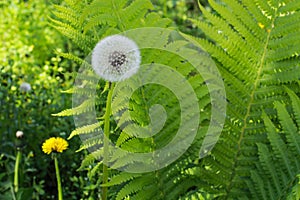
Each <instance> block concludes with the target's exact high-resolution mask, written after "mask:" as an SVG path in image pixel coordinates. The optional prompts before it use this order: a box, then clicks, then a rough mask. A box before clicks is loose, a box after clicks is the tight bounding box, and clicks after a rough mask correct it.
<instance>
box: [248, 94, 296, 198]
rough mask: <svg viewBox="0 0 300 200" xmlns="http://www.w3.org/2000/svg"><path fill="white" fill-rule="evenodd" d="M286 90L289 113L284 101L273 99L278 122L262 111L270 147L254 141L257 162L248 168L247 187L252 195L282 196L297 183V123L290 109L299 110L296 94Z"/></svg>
mask: <svg viewBox="0 0 300 200" xmlns="http://www.w3.org/2000/svg"><path fill="white" fill-rule="evenodd" d="M287 90H288V93H289V96H290V98H291V100H292V104H293V106H292V113H289V111H288V110H287V108H286V106H285V105H284V104H282V103H279V102H275V108H276V110H277V113H278V119H279V123H274V122H272V121H271V119H270V118H269V117H268V116H267V115H266V114H264V115H263V119H264V123H265V124H266V129H267V131H268V140H269V142H270V147H269V146H268V145H266V144H261V143H259V144H257V146H258V154H259V160H260V163H259V164H258V165H257V169H256V170H255V171H254V170H253V171H252V172H251V178H252V183H251V184H252V185H251V187H250V188H252V191H251V192H252V195H253V197H255V198H256V199H279V198H280V199H286V198H287V196H290V195H291V193H292V192H293V189H292V186H293V185H294V184H295V187H296V186H297V185H298V182H297V176H298V174H299V172H300V161H299V158H300V157H299V155H300V148H299V144H300V135H299V133H300V129H299V127H300V124H298V123H297V122H296V120H294V119H295V118H294V116H295V115H294V114H293V113H296V112H299V108H298V107H299V105H300V98H299V97H297V96H295V93H293V92H292V91H291V90H289V89H287ZM253 185H254V187H253ZM253 188H255V189H256V190H254V189H253ZM257 191H260V192H259V193H257Z"/></svg>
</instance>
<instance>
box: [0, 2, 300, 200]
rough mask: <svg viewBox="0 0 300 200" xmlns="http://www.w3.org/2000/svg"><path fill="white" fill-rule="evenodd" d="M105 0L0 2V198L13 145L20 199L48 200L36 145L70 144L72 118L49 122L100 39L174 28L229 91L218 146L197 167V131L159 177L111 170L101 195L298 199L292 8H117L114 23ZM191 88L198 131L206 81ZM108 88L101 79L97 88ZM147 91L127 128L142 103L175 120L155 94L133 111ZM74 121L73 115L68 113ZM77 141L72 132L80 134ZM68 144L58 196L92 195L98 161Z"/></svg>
mask: <svg viewBox="0 0 300 200" xmlns="http://www.w3.org/2000/svg"><path fill="white" fill-rule="evenodd" d="M111 2H112V1H106V0H94V1H92V0H90V1H76V0H65V1H55V2H53V3H55V4H58V5H54V4H50V3H49V2H47V1H42V0H39V1H17V0H10V1H0V9H1V10H0V20H1V24H0V26H1V27H0V37H1V42H2V46H1V48H0V59H1V60H0V70H1V77H0V84H1V85H0V86H1V87H0V106H1V115H0V139H1V145H0V146H1V150H0V153H1V162H0V180H1V185H0V194H1V195H0V199H1V198H2V199H11V198H12V194H13V193H12V192H11V189H12V177H13V167H14V159H15V153H16V150H15V149H16V145H19V144H20V143H21V144H22V146H23V147H22V152H23V158H22V159H23V160H22V169H21V173H20V174H22V175H21V177H22V178H21V186H22V187H23V188H22V191H23V195H24V196H23V197H22V196H20V195H19V196H20V199H29V198H27V197H25V194H26V195H29V196H31V199H56V185H55V184H56V183H55V175H54V171H53V163H52V160H51V158H50V157H48V156H47V155H44V154H43V153H42V152H41V144H42V142H43V141H44V140H45V139H47V138H48V137H50V136H61V137H65V138H67V137H68V136H69V135H70V133H71V132H72V130H73V129H74V127H73V124H72V119H71V118H68V117H64V118H61V117H51V114H53V113H58V112H60V111H62V110H65V109H67V108H70V107H71V102H70V101H71V96H70V94H68V93H72V91H73V90H69V89H70V88H71V87H72V83H73V80H74V77H73V72H76V71H77V69H78V68H79V66H80V64H81V63H82V59H84V58H85V56H86V55H87V54H88V53H90V51H91V49H92V48H93V47H94V45H95V44H96V43H97V42H98V41H99V40H100V39H101V38H103V37H105V36H107V35H110V34H115V33H119V32H121V31H124V30H128V29H132V28H137V27H147V26H156V27H176V28H178V29H179V30H180V31H182V32H183V33H185V34H186V35H185V37H186V38H187V39H189V40H191V41H193V42H194V44H197V45H199V47H201V48H203V49H205V50H206V51H207V52H209V53H210V55H211V56H212V57H213V59H214V61H215V62H216V63H217V66H218V69H219V70H220V72H221V73H222V77H223V78H224V82H225V85H226V92H227V101H228V108H227V110H228V112H227V113H226V114H227V119H226V124H225V128H224V130H223V132H222V135H221V138H220V140H219V142H218V144H217V145H216V147H215V148H214V150H213V151H212V153H211V154H210V155H209V156H207V157H205V158H204V159H201V160H198V152H199V146H200V145H201V137H202V134H203V133H202V132H201V131H199V133H198V136H197V139H196V141H195V142H194V144H193V145H192V146H191V147H190V149H189V150H188V151H187V152H186V153H185V154H184V155H183V156H182V157H181V158H180V159H178V160H177V161H176V162H174V163H172V164H171V165H170V166H168V167H166V168H164V169H161V170H157V171H155V172H151V173H146V174H131V173H125V172H118V171H115V170H111V171H110V182H109V183H108V184H107V186H109V194H110V198H109V199H259V200H260V199H299V196H300V195H299V193H300V189H299V188H300V187H299V174H300V163H299V160H300V159H299V155H300V147H299V144H300V136H299V133H300V131H299V127H300V116H299V113H300V107H299V105H300V100H299V94H300V88H299V79H300V69H299V68H300V66H299V53H300V49H299V47H300V45H299V41H300V40H299V35H300V33H299V31H300V21H299V19H300V17H299V16H300V14H299V10H300V3H299V1H297V0H294V1H293V0H270V1H258V0H254V1H253V0H241V1H237V0H222V1H213V0H210V1H209V2H207V1H200V9H199V7H198V6H199V5H198V2H197V1H192V0H189V1H183V0H172V1H169V0H168V1H162V0H153V1H152V2H150V1H148V0H133V1H126V0H120V1H118V5H119V6H120V7H119V8H118V9H117V10H116V8H115V9H114V10H113V11H114V13H115V14H119V15H120V16H123V17H122V18H121V19H118V18H116V17H115V15H112V14H111V13H112V12H111V11H112V10H111V9H112V7H111ZM130 3H132V4H130ZM122 5H123V6H124V7H127V8H128V9H127V10H126V12H123V7H122ZM125 5H126V6H125ZM130 6H131V7H130ZM50 11H51V12H50ZM150 13H151V15H150ZM99 14H100V15H99ZM48 16H51V18H50V20H49V21H50V24H51V26H49V23H48ZM107 16H109V17H107ZM53 28H55V29H56V30H58V31H59V32H61V33H62V35H64V36H62V35H61V34H59V33H58V32H57V31H56V30H54V29H53ZM95 33H97V34H95ZM178 47H181V46H178ZM158 54H159V55H164V56H162V57H161V58H160V57H158V56H157V55H158ZM142 55H143V60H145V61H147V59H148V61H151V60H152V59H153V61H154V62H158V63H159V62H160V63H166V64H170V63H169V62H170V60H167V59H164V58H167V57H170V56H171V55H169V54H168V53H167V52H156V51H145V52H142ZM172 61H173V64H174V66H180V67H182V68H183V69H185V70H183V71H180V72H181V73H182V74H183V75H185V76H187V74H188V72H190V70H192V69H191V68H190V67H191V66H190V65H188V64H187V65H184V64H180V60H179V59H176V58H173V57H172ZM177 69H178V68H177ZM185 73H186V74H185ZM189 80H190V82H191V84H193V88H194V89H195V91H198V92H199V93H197V94H199V99H201V98H202V99H201V101H199V102H201V106H202V107H203V108H205V113H206V114H207V115H206V117H204V118H203V119H201V120H200V121H201V126H203V127H205V126H207V122H208V120H207V119H209V118H208V117H207V116H209V115H210V104H209V96H208V94H207V91H206V87H205V84H199V83H202V82H203V80H202V79H201V78H200V77H198V76H196V77H195V78H194V79H189ZM193 81H194V82H193ZM22 82H28V83H30V84H31V86H32V90H31V91H30V92H28V93H25V92H21V91H20V90H19V87H20V85H21V83H22ZM104 85H105V84H104V82H103V81H101V82H100V83H99V86H98V90H99V91H101V90H103V88H104ZM66 90H68V91H67V92H65V93H61V91H66ZM200 90H201V91H200ZM153 91H157V86H152V87H147V88H144V91H141V90H139V91H137V92H136V93H135V96H134V97H133V98H132V101H131V106H132V110H133V112H135V111H137V114H136V115H135V120H136V121H137V122H138V123H140V124H147V122H148V121H147V117H145V116H147V113H143V112H138V111H141V110H142V109H141V107H143V106H145V104H146V106H150V105H152V104H153V103H159V104H162V105H164V104H165V105H164V106H165V107H168V106H170V105H174V106H172V107H170V108H168V109H167V111H168V113H173V115H170V116H171V118H170V120H171V121H174V119H176V116H177V115H176V109H175V108H177V107H176V105H175V104H176V100H175V99H174V98H170V99H169V100H168V101H167V102H166V101H164V100H163V98H161V97H164V96H168V97H169V96H171V95H170V94H169V93H168V91H164V90H160V93H155V94H156V95H157V98H149V99H144V100H145V102H144V103H145V104H143V105H142V106H141V105H140V104H139V103H140V102H141V101H140V100H141V96H140V95H141V93H142V92H146V94H148V95H149V96H154V95H153ZM205 91H206V92H205ZM200 94H201V95H202V96H201V95H200ZM105 98H106V93H104V94H103V95H101V96H100V95H99V97H98V104H97V106H98V107H97V108H99V109H98V110H100V108H101V107H103V106H104V104H105ZM159 99H160V100H159ZM172 108H174V109H172ZM174 110H175V111H174ZM71 114H74V113H72V110H71V111H70V112H69V111H68V112H67V115H71ZM98 114H99V115H101V114H103V110H102V112H99V113H98ZM59 115H66V112H63V113H60V114H59ZM202 116H203V115H202ZM177 125H178V124H176V123H170V124H169V126H168V127H167V128H168V129H167V131H166V132H165V134H166V135H168V136H169V135H172V133H173V132H172V131H173V129H174V128H176V127H177ZM17 130H22V131H24V133H25V137H24V138H22V140H21V141H20V140H17V139H16V138H15V132H16V131H17ZM73 133H74V132H73ZM83 133H84V132H80V130H77V133H76V134H83ZM112 138H113V140H114V141H115V142H117V143H119V144H120V145H122V147H123V148H127V149H130V148H131V147H132V146H133V145H136V146H142V147H143V149H144V150H145V151H147V150H148V149H149V148H151V143H149V142H148V141H147V140H145V141H141V140H136V138H129V137H128V135H126V133H124V132H122V133H120V132H118V131H116V132H115V135H113V137H112ZM155 139H156V141H160V142H166V141H167V140H166V138H163V139H162V138H155ZM69 142H70V149H69V150H68V151H67V152H66V153H64V154H62V155H61V158H60V159H61V160H64V162H61V163H60V164H61V171H62V172H63V176H62V179H63V187H64V196H65V197H66V198H67V199H98V198H99V194H100V192H101V184H102V182H101V178H99V177H101V176H102V164H101V163H100V162H97V160H96V159H95V157H94V155H92V156H91V155H88V154H87V151H86V150H82V151H80V152H77V153H75V150H76V149H78V148H81V149H85V148H86V147H87V146H89V145H90V144H89V142H90V141H87V143H84V144H81V142H79V139H78V137H73V138H72V139H71V140H69ZM80 144H81V145H82V146H81V147H79V145H80ZM130 150H132V151H134V150H135V149H130ZM82 160H83V162H82V163H81V161H82ZM129 161H130V160H126V159H125V160H124V162H123V163H122V164H126V162H129ZM80 166H81V167H80ZM79 167H80V169H81V171H77V169H78V168H79Z"/></svg>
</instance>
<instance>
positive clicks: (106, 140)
mask: <svg viewBox="0 0 300 200" xmlns="http://www.w3.org/2000/svg"><path fill="white" fill-rule="evenodd" d="M109 84H110V87H109V89H108V95H107V100H106V110H105V116H104V135H105V137H104V156H103V182H102V184H105V183H107V182H108V167H107V157H108V144H109V131H110V114H111V99H112V92H113V88H114V83H109ZM107 193H108V188H107V187H106V186H103V188H102V200H106V199H107Z"/></svg>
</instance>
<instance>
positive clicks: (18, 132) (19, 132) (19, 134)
mask: <svg viewBox="0 0 300 200" xmlns="http://www.w3.org/2000/svg"><path fill="white" fill-rule="evenodd" d="M23 135H24V133H23V131H17V132H16V137H17V138H20V137H22V136H23Z"/></svg>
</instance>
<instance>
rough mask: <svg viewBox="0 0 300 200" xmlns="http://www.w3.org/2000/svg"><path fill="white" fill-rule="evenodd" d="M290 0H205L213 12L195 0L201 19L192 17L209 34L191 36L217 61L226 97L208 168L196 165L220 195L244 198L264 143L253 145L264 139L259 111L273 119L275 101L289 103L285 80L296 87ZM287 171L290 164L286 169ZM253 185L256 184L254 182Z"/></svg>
mask: <svg viewBox="0 0 300 200" xmlns="http://www.w3.org/2000/svg"><path fill="white" fill-rule="evenodd" d="M295 2H296V1H282V2H278V1H275V0H271V1H258V0H255V1H252V0H242V1H237V0H222V2H221V3H220V2H218V1H214V0H210V1H209V3H210V5H211V7H212V8H213V10H214V11H215V12H214V13H213V12H209V11H208V10H206V9H205V8H204V7H203V6H201V5H200V10H201V11H202V13H203V15H204V17H205V18H206V21H205V20H204V21H198V20H194V19H192V20H191V21H192V22H193V23H194V24H195V25H196V26H197V27H199V28H200V29H201V30H202V31H203V32H204V33H205V34H206V36H207V37H208V38H210V40H211V41H208V40H206V39H197V38H193V40H194V41H197V42H198V43H199V46H201V47H202V48H204V49H205V50H206V51H208V52H209V53H210V54H211V55H212V57H213V58H214V60H215V61H216V62H217V65H218V68H219V70H220V72H221V74H222V77H223V79H224V82H225V86H226V92H227V99H228V102H229V104H228V107H227V113H226V115H227V116H228V118H227V119H228V120H227V122H226V124H225V128H224V130H223V133H222V136H221V139H220V141H219V143H218V144H217V146H215V148H214V150H213V153H212V155H211V156H210V157H206V158H204V160H203V163H205V164H206V165H208V166H210V168H209V170H208V169H204V170H202V171H201V173H202V174H203V176H201V177H202V178H203V179H207V187H205V188H209V190H210V191H211V192H213V191H214V192H215V193H216V194H220V193H221V194H222V195H223V197H222V198H224V199H236V198H249V190H250V189H249V187H248V186H247V181H246V180H247V179H249V177H250V176H253V177H255V176H256V178H259V176H260V175H258V174H256V175H254V174H253V175H252V174H251V173H255V171H254V172H253V171H252V172H251V173H250V171H251V169H253V170H254V169H255V165H257V155H258V152H259V151H262V148H263V147H261V146H260V147H259V148H257V145H256V142H257V141H260V142H261V143H263V145H266V144H268V139H267V134H266V130H267V127H266V125H265V124H264V123H262V122H263V119H262V117H261V115H262V113H263V112H264V111H265V112H266V113H267V115H269V116H272V117H271V121H272V123H273V120H275V121H276V120H277V119H278V118H277V116H276V115H279V113H277V112H276V110H274V107H273V104H274V102H276V101H280V102H286V103H287V104H288V105H289V104H290V102H291V101H290V100H289V98H287V92H286V90H285V86H287V87H289V88H291V90H293V91H296V90H297V89H296V88H297V85H298V80H299V77H300V68H299V56H298V55H299V51H300V48H299V47H300V46H299V44H298V42H299V40H298V36H296V35H299V31H300V23H299V19H300V18H299V17H298V16H299V10H300V7H297V8H296V7H294V6H297V5H298V3H295ZM298 6H299V5H298ZM295 85H296V86H295ZM277 106H278V105H277ZM281 110H282V109H281ZM285 114H287V113H285ZM280 115H283V113H280ZM275 121H274V122H275ZM286 123H291V122H287V121H286ZM285 128H286V131H292V130H294V129H295V127H292V126H291V127H286V126H285ZM288 128H289V129H288ZM277 139H279V138H277ZM294 139H295V138H294ZM274 140H276V139H274ZM289 140H292V138H290V139H289ZM273 142H274V143H275V141H273ZM277 142H278V141H277ZM281 144H282V143H281ZM278 146H280V144H278ZM265 147H268V145H267V146H265ZM224 152H229V153H224ZM280 152H281V153H284V150H280ZM277 153H278V154H279V149H278V152H277ZM282 156H283V154H282ZM282 162H284V164H283V167H285V166H286V165H287V164H288V163H289V162H288V160H284V159H283V160H282ZM290 164H291V165H295V163H293V162H292V163H290ZM287 169H289V168H287ZM291 172H292V171H291V169H289V170H288V171H286V173H288V174H290V173H291ZM206 177H208V178H206ZM271 186H272V185H269V186H268V187H271ZM254 191H261V189H259V187H256V189H255V190H254ZM252 194H253V193H252ZM275 196H276V195H275ZM262 198H263V197H262Z"/></svg>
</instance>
